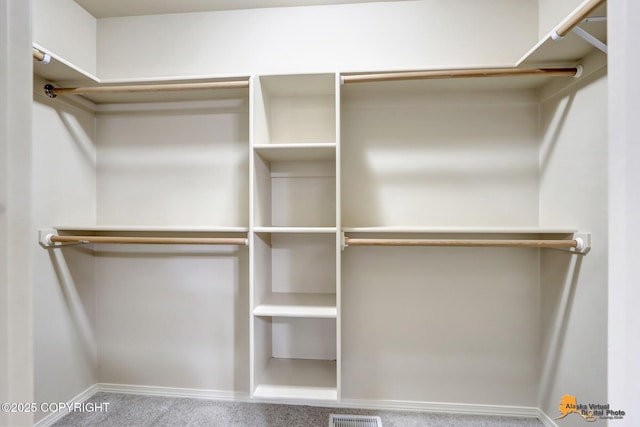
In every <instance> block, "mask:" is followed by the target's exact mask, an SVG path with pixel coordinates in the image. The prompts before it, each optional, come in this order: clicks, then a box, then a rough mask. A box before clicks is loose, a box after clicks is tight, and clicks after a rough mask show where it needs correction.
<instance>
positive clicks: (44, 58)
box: [31, 47, 51, 64]
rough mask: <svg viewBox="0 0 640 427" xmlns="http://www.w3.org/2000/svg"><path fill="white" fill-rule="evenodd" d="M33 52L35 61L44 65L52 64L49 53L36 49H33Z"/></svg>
mask: <svg viewBox="0 0 640 427" xmlns="http://www.w3.org/2000/svg"><path fill="white" fill-rule="evenodd" d="M31 50H32V53H33V59H35V60H36V61H38V62H42V63H43V64H48V63H49V62H51V55H49V54H48V53H44V52H41V51H39V50H38V49H36V48H35V47H32V48H31Z"/></svg>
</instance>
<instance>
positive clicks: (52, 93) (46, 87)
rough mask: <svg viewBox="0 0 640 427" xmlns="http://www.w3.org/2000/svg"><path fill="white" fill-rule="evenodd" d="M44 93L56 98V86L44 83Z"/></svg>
mask: <svg viewBox="0 0 640 427" xmlns="http://www.w3.org/2000/svg"><path fill="white" fill-rule="evenodd" d="M44 94H45V95H47V96H48V97H49V98H52V99H53V98H55V97H56V96H58V95H56V88H55V87H54V86H53V85H52V84H49V83H47V84H46V85H44Z"/></svg>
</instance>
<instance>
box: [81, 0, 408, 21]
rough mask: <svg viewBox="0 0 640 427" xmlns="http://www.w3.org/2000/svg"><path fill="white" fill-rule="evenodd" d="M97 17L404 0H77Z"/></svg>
mask: <svg viewBox="0 0 640 427" xmlns="http://www.w3.org/2000/svg"><path fill="white" fill-rule="evenodd" d="M74 1H75V2H76V3H77V4H79V5H80V6H82V7H83V8H84V9H85V10H86V11H87V12H89V13H90V14H92V15H93V16H94V17H96V18H111V17H116V16H137V15H158V14H164V13H189V12H205V11H212V10H235V9H256V8H263V7H288V6H313V5H325V4H347V3H370V2H377V1H404V0H74Z"/></svg>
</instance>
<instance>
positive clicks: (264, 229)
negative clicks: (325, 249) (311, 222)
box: [253, 227, 338, 234]
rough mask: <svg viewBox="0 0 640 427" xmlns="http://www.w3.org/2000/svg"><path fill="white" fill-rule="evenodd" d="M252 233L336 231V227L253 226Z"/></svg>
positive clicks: (328, 232)
mask: <svg viewBox="0 0 640 427" xmlns="http://www.w3.org/2000/svg"><path fill="white" fill-rule="evenodd" d="M253 231H254V233H309V234H313V233H327V234H330V233H336V232H337V231H338V229H337V227H254V229H253Z"/></svg>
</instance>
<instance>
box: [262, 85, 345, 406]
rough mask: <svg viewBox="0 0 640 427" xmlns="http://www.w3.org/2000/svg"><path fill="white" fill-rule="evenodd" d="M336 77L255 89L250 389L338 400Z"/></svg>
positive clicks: (270, 394) (277, 395) (276, 396)
mask: <svg viewBox="0 0 640 427" xmlns="http://www.w3.org/2000/svg"><path fill="white" fill-rule="evenodd" d="M337 81H338V79H337V76H336V75H335V74H310V75H293V76H261V77H254V78H253V88H252V108H253V109H252V114H253V116H252V126H253V127H252V168H251V170H252V172H253V173H252V202H253V204H252V206H253V209H252V219H253V225H252V232H253V245H252V274H253V280H252V281H251V282H252V284H253V286H252V298H251V300H252V304H251V307H252V321H251V322H252V323H251V324H252V340H251V342H252V360H253V363H252V386H251V390H252V393H253V395H254V396H256V397H259V398H267V399H280V398H293V399H298V400H300V399H302V400H308V399H311V400H336V399H338V395H339V393H338V376H339V369H338V367H337V366H338V358H339V356H338V354H339V344H338V343H339V338H338V337H339V332H338V322H339V303H338V301H339V297H338V295H339V293H338V289H339V277H340V269H339V265H340V260H339V252H338V251H339V240H338V231H339V227H340V222H339V213H338V210H337V206H338V203H337V200H338V196H339V194H340V193H339V191H340V190H339V179H338V175H337V171H338V167H339V166H338V165H339V163H338V162H339V151H338V147H339V144H338V139H339V138H338V130H339V126H338V125H337V123H339V118H338V117H339V93H338V90H337Z"/></svg>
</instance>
